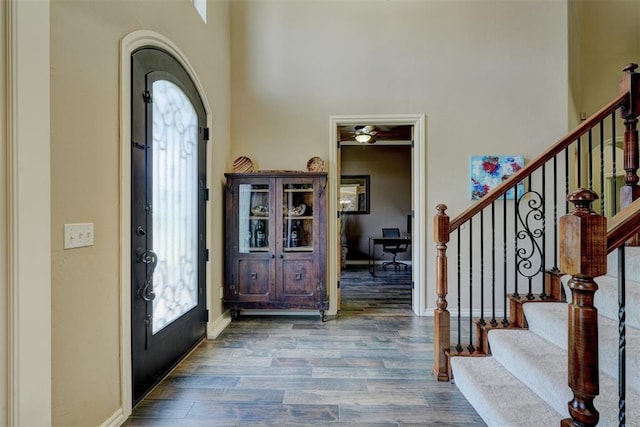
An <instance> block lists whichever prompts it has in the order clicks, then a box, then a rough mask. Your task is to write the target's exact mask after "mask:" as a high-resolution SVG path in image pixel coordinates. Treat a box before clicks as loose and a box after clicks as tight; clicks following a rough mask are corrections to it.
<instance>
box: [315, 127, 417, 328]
mask: <svg viewBox="0 0 640 427" xmlns="http://www.w3.org/2000/svg"><path fill="white" fill-rule="evenodd" d="M329 120H330V125H329V126H330V132H329V134H330V138H329V185H328V187H329V193H328V200H327V207H328V217H329V218H332V219H331V220H329V224H328V225H329V227H328V234H329V236H328V239H327V244H328V246H329V248H328V258H329V269H328V275H329V283H328V290H329V294H330V298H329V311H328V314H330V315H335V314H337V310H338V282H337V281H338V272H339V268H340V267H339V265H338V259H339V257H338V253H337V251H338V239H339V224H338V222H339V221H338V218H337V212H338V194H339V193H338V183H339V182H340V164H339V157H338V156H339V149H338V142H339V139H338V138H339V134H340V132H339V130H338V128H339V127H340V126H353V125H359V124H362V123H367V124H371V125H396V126H400V125H411V126H413V153H412V156H411V162H412V165H411V168H412V173H411V181H412V195H411V205H412V209H413V229H412V233H411V235H412V237H413V240H412V242H411V254H412V255H411V264H412V274H413V283H414V288H413V292H412V298H411V308H412V310H413V312H414V313H415V314H417V315H418V316H425V315H427V310H426V307H427V299H426V288H427V282H426V277H427V275H426V273H427V272H426V266H427V260H426V254H427V248H426V231H427V227H426V212H427V211H426V201H427V194H426V188H427V182H426V181H427V147H426V130H425V123H426V117H425V115H424V114H392V115H342V116H331V117H330V118H329Z"/></svg>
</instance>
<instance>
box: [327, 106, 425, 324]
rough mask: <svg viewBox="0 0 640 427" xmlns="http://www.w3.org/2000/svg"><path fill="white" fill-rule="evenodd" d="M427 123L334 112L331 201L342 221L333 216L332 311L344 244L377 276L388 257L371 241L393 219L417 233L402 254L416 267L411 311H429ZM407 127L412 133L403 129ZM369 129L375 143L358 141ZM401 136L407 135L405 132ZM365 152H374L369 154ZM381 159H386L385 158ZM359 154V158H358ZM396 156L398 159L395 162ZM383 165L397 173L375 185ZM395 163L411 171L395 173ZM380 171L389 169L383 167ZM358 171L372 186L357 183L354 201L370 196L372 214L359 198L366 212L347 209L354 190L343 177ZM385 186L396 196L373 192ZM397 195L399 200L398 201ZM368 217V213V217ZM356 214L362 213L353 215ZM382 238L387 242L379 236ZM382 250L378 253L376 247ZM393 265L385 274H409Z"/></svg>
mask: <svg viewBox="0 0 640 427" xmlns="http://www.w3.org/2000/svg"><path fill="white" fill-rule="evenodd" d="M424 122H425V117H424V115H384V116H333V117H331V150H330V153H331V156H330V162H329V165H330V168H329V175H330V180H329V181H330V184H329V203H328V204H329V209H330V212H336V216H335V218H336V221H335V223H334V222H333V221H331V222H330V224H329V225H330V227H329V229H330V233H329V239H328V240H329V252H330V258H329V274H330V277H331V278H335V283H331V282H332V281H331V280H330V287H329V289H330V305H331V309H330V312H337V311H338V310H340V306H341V295H340V291H341V289H340V285H339V284H340V279H341V273H342V268H343V265H345V264H344V261H345V260H344V259H343V249H342V248H343V243H344V240H345V239H346V240H347V247H348V250H349V251H352V254H351V255H347V260H346V262H347V263H348V265H352V266H353V265H359V264H360V265H361V264H363V263H364V264H365V265H366V266H367V273H368V270H370V269H372V270H373V271H372V273H373V274H372V276H373V275H375V274H376V272H378V271H380V272H382V271H383V269H382V268H381V265H380V262H382V261H381V259H380V258H381V254H380V250H381V246H379V247H377V249H376V245H375V244H374V245H373V247H372V248H369V246H370V245H369V244H370V242H372V241H373V240H372V238H374V237H379V236H381V235H382V232H381V229H382V228H383V227H387V226H388V224H390V225H393V227H397V228H399V230H400V232H401V235H402V236H403V237H406V236H408V235H409V234H410V235H411V236H412V237H411V240H410V241H411V244H410V248H411V249H410V251H408V252H407V254H402V255H399V258H398V261H401V262H402V261H403V262H404V263H405V264H407V265H408V266H409V268H408V271H409V272H410V276H411V277H410V280H411V284H412V290H411V310H412V312H413V313H415V314H417V315H424V312H425V307H426V298H425V291H424V290H425V280H424V277H425V262H424V254H425V252H426V251H425V238H424V231H425V229H426V228H425V207H424V203H425V200H426V195H425V194H424V190H423V189H424V188H425V185H424V182H425V176H426V172H425V165H426V161H425V153H426V149H425V146H424V145H425V144H424V142H425V132H424ZM407 131H408V133H402V132H407ZM364 133H367V134H370V135H371V134H372V135H371V136H373V138H374V141H375V143H374V144H372V143H371V142H372V141H370V139H371V138H366V137H363V138H358V139H360V140H361V141H364V144H362V143H361V142H358V141H357V140H356V139H357V137H358V136H360V135H362V134H364ZM392 135H394V136H395V137H393V136H392ZM399 135H405V136H404V137H401V136H399ZM406 135H408V136H406ZM365 150H367V151H365ZM365 152H366V153H368V155H366V156H365V155H364V153H365ZM367 158H369V159H370V161H371V162H373V164H374V166H371V164H370V165H367V164H366V163H367V160H366V159H367ZM376 158H378V160H376ZM380 158H382V159H383V160H382V161H380V160H379V159H380ZM353 159H356V160H355V161H354V160H353ZM390 159H393V161H391V160H390ZM380 163H382V164H384V166H383V167H382V166H379V165H380ZM375 164H378V166H375ZM396 164H403V166H402V167H400V166H396ZM368 167H370V168H371V170H370V171H369V172H367V168H368ZM379 167H382V168H383V169H387V172H386V173H391V174H392V175H393V176H394V178H393V179H391V180H384V179H382V180H379V181H378V184H382V186H383V187H382V188H380V187H378V188H375V187H376V179H375V173H376V170H377V169H378V168H379ZM394 167H395V168H398V169H401V168H402V169H404V171H405V172H406V174H404V175H403V173H400V172H398V173H394V172H393V168H394ZM356 172H358V173H356ZM379 173H385V172H382V171H381V170H380V171H379ZM367 175H368V176H367ZM372 175H373V176H372ZM352 176H355V177H363V176H364V177H366V178H368V179H366V182H368V183H369V184H368V185H369V188H366V189H362V188H361V187H360V186H356V187H354V188H355V191H356V193H358V194H357V195H356V196H355V199H354V200H358V199H360V200H367V206H366V208H367V210H366V212H369V214H365V212H363V211H362V210H361V209H360V207H359V202H357V201H356V202H355V203H356V204H357V205H358V206H357V207H356V208H357V209H358V210H360V213H359V214H358V213H355V214H345V209H344V207H345V206H346V205H345V204H344V203H346V199H348V194H346V193H347V192H349V191H351V190H352V189H351V188H349V185H348V182H346V181H345V185H344V186H341V185H340V184H341V182H342V181H343V179H342V178H343V177H352ZM398 179H399V181H398ZM385 181H386V182H385ZM384 186H391V187H393V188H394V190H393V191H391V192H392V193H393V196H391V197H390V198H388V200H386V199H387V198H386V196H384V195H382V196H381V195H380V193H378V194H375V195H373V196H372V193H374V192H375V191H376V190H378V191H379V190H381V193H384V192H387V193H388V192H389V191H387V190H389V188H387V189H385V187H384ZM341 188H342V190H343V198H345V201H343V203H342V204H341ZM374 188H375V189H374ZM363 192H365V194H364V195H363V194H362V193H363ZM396 196H397V197H396ZM403 196H404V197H405V200H404V201H402V199H403ZM365 197H366V199H365ZM396 198H398V199H399V200H395V199H396ZM349 206H350V205H349ZM400 211H401V212H400ZM365 216H367V217H368V218H366V219H365ZM330 217H331V216H330ZM356 217H360V218H359V219H353V218H356ZM389 221H391V222H389ZM383 224H384V225H383ZM370 238H371V239H370ZM376 243H381V242H378V241H376ZM376 250H377V252H375V251H376ZM374 252H375V253H374ZM347 254H348V252H347ZM372 258H373V259H372ZM385 261H388V260H385ZM370 264H373V266H370ZM391 270H393V271H388V272H385V274H393V273H395V272H398V273H405V272H404V271H403V267H401V268H398V271H395V270H396V266H393V268H392V269H391ZM401 270H402V271H401Z"/></svg>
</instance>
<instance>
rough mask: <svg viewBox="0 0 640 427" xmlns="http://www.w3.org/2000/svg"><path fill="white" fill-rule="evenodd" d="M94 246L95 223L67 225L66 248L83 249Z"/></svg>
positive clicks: (65, 226)
mask: <svg viewBox="0 0 640 427" xmlns="http://www.w3.org/2000/svg"><path fill="white" fill-rule="evenodd" d="M84 246H93V223H92V222H87V223H82V224H65V225H64V248H65V249H72V248H81V247H84Z"/></svg>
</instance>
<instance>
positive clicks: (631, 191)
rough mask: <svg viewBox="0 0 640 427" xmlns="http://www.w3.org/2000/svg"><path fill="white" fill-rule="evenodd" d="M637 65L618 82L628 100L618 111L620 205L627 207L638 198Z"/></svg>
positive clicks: (639, 108)
mask: <svg viewBox="0 0 640 427" xmlns="http://www.w3.org/2000/svg"><path fill="white" fill-rule="evenodd" d="M637 68H638V64H628V65H627V66H626V67H624V69H623V71H624V72H625V73H626V74H625V75H624V77H623V78H622V79H621V80H620V84H619V88H620V92H621V93H628V94H629V100H628V102H627V103H626V104H625V105H623V106H622V108H621V109H620V116H621V117H622V118H623V119H624V128H625V131H624V170H625V171H626V175H625V177H624V186H623V187H622V188H621V189H620V205H621V207H622V208H625V207H627V206H629V205H630V204H631V203H632V202H633V201H634V200H636V199H637V198H638V197H640V186H638V181H639V180H640V178H638V175H637V171H638V169H639V168H640V156H639V149H638V129H637V126H638V115H640V74H638V73H636V69H637Z"/></svg>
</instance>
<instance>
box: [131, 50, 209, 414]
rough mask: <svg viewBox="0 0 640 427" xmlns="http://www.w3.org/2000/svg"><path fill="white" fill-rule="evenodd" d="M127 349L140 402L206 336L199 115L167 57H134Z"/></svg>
mask: <svg viewBox="0 0 640 427" xmlns="http://www.w3.org/2000/svg"><path fill="white" fill-rule="evenodd" d="M131 61H132V63H131V67H132V76H131V77H132V83H131V258H130V259H131V301H132V302H131V341H132V342H131V348H132V383H133V384H132V386H133V403H134V404H135V403H137V402H138V401H139V400H140V399H141V398H142V397H144V396H145V395H146V394H147V392H148V391H149V390H150V389H151V388H152V387H153V386H154V385H156V384H157V383H158V382H159V381H160V380H161V379H162V378H163V377H164V376H165V375H166V374H167V373H168V372H169V371H170V370H171V369H172V368H173V367H174V366H175V365H176V364H177V363H178V362H179V361H180V359H182V357H183V356H184V355H185V354H186V353H187V352H188V351H189V350H190V349H191V348H193V347H194V346H195V345H196V344H197V343H198V342H199V341H200V340H201V339H203V338H204V337H205V336H206V322H207V316H206V314H207V312H206V303H205V302H206V298H205V267H204V265H205V262H206V259H207V251H206V248H205V242H206V235H205V204H206V199H207V189H206V155H205V153H206V139H208V135H207V134H208V129H206V114H205V109H204V106H203V103H202V100H201V98H200V96H199V94H198V91H197V90H196V87H195V85H194V83H193V82H192V80H191V78H190V77H189V75H188V74H187V72H186V71H185V70H184V68H183V67H182V66H181V65H180V63H179V62H178V61H176V60H175V59H174V58H173V57H172V56H171V55H170V54H168V53H166V52H164V51H162V50H160V49H157V48H143V49H139V50H137V51H136V52H134V53H133V54H132V57H131Z"/></svg>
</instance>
